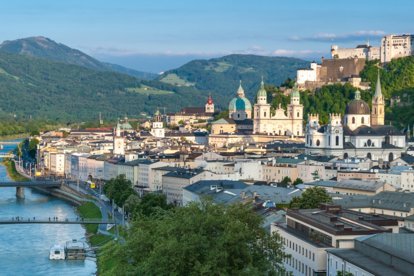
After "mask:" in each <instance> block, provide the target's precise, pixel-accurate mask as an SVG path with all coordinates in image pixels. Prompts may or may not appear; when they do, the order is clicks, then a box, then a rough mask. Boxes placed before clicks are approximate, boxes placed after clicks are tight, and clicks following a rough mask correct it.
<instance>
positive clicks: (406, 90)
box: [361, 56, 414, 129]
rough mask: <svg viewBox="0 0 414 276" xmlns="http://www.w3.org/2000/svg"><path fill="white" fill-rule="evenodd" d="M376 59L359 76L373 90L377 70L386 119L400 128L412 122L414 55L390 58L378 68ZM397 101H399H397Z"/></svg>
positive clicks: (413, 122)
mask: <svg viewBox="0 0 414 276" xmlns="http://www.w3.org/2000/svg"><path fill="white" fill-rule="evenodd" d="M378 68H379V65H378V62H377V61H371V62H368V63H367V65H366V66H365V68H364V70H363V71H362V72H361V77H362V79H363V80H364V81H369V82H371V84H372V89H371V90H372V94H373V93H374V91H375V85H376V80H377V74H378V70H379V72H380V75H381V87H382V93H383V94H384V96H385V99H386V115H385V119H386V121H388V122H390V123H392V124H393V125H396V126H397V127H400V128H405V127H407V126H408V125H410V128H411V129H412V127H413V124H414V56H410V57H404V58H399V59H395V60H392V61H391V62H389V63H387V64H385V65H384V66H382V67H381V68H380V69H378ZM392 99H393V100H392ZM398 101H399V102H398Z"/></svg>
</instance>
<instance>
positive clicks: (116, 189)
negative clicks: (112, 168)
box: [104, 174, 135, 206]
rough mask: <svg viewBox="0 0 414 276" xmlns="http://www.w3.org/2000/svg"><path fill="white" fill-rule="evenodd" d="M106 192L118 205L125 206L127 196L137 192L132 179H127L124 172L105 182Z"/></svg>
mask: <svg viewBox="0 0 414 276" xmlns="http://www.w3.org/2000/svg"><path fill="white" fill-rule="evenodd" d="M104 193H105V194H106V196H107V197H108V198H109V199H111V200H113V201H114V202H115V204H116V205H118V206H123V205H124V203H125V201H126V200H127V198H128V197H129V196H130V195H132V194H134V193H135V192H134V189H132V183H131V181H129V180H128V179H126V178H125V175H124V174H121V175H119V176H117V177H116V178H113V179H111V180H109V181H108V182H107V183H106V184H105V186H104Z"/></svg>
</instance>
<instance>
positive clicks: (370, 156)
mask: <svg viewBox="0 0 414 276" xmlns="http://www.w3.org/2000/svg"><path fill="white" fill-rule="evenodd" d="M367 158H368V159H370V160H372V155H371V153H370V152H368V153H367Z"/></svg>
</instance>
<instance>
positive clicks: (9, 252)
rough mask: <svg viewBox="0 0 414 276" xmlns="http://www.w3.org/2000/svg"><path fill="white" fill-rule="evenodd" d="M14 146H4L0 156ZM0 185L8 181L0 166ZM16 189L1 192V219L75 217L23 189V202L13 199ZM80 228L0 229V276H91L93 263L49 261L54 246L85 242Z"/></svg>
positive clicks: (59, 204) (30, 226)
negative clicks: (73, 240)
mask: <svg viewBox="0 0 414 276" xmlns="http://www.w3.org/2000/svg"><path fill="white" fill-rule="evenodd" d="M13 148H14V146H12V145H6V146H5V147H4V149H3V150H1V151H0V152H8V151H10V150H12V149H13ZM0 181H10V179H9V178H8V176H7V173H6V169H5V167H4V166H2V165H1V166H0ZM15 194H16V188H0V218H11V217H16V216H20V217H38V218H40V217H42V218H45V217H54V216H57V217H60V218H66V217H69V218H73V217H76V213H75V210H74V208H73V206H71V205H70V204H68V203H66V202H64V201H62V200H60V199H56V198H53V197H49V196H47V195H43V194H39V193H36V192H35V191H32V190H30V189H25V196H26V197H25V199H23V200H18V199H16V196H15ZM84 238H85V230H84V229H83V228H82V226H80V225H66V224H58V225H50V224H10V225H0V275H1V276H3V275H13V276H14V275H72V276H75V275H94V274H95V272H96V262H95V261H93V260H88V259H87V260H85V261H63V260H53V261H52V260H49V249H50V247H51V246H52V245H53V244H56V243H64V242H66V241H68V240H72V239H78V240H79V239H84Z"/></svg>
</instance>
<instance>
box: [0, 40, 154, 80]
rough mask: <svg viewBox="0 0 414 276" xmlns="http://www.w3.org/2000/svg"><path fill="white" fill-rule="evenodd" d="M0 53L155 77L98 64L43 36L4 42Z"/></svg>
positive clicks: (76, 51)
mask: <svg viewBox="0 0 414 276" xmlns="http://www.w3.org/2000/svg"><path fill="white" fill-rule="evenodd" d="M0 51H2V52H7V53H11V54H19V55H26V56H31V57H38V58H43V59H47V60H50V61H58V62H63V63H67V64H72V65H79V66H83V67H86V68H90V69H95V70H101V71H113V72H118V73H123V74H127V75H130V76H133V77H137V78H140V79H148V80H149V79H154V78H156V77H157V75H156V74H153V73H146V72H140V71H136V70H133V69H130V68H125V67H123V66H120V65H116V64H111V63H104V62H100V61H99V60H96V59H94V58H93V57H91V56H89V55H87V54H85V53H83V52H81V51H79V50H76V49H72V48H70V47H68V46H66V45H64V44H62V43H57V42H55V41H53V40H51V39H49V38H46V37H43V36H36V37H28V38H21V39H17V40H11V41H4V42H3V43H2V44H0Z"/></svg>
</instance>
